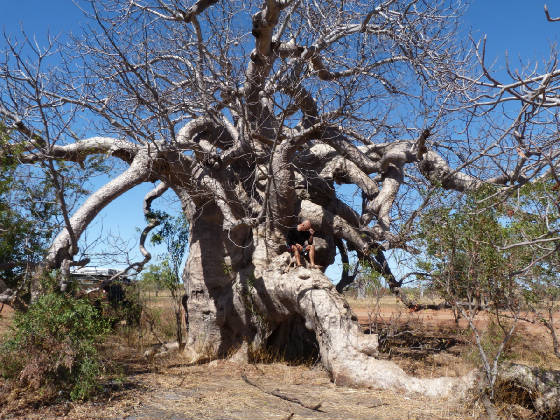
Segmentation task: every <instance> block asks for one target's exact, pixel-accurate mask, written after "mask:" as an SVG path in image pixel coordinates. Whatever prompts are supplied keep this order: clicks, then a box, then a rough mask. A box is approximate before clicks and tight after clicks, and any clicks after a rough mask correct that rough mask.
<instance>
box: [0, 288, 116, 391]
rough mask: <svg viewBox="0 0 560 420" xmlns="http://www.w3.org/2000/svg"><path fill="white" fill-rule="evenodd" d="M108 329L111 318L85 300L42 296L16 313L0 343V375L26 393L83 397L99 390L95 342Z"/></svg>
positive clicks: (99, 362)
mask: <svg viewBox="0 0 560 420" xmlns="http://www.w3.org/2000/svg"><path fill="white" fill-rule="evenodd" d="M109 330H110V320H108V319H107V318H104V317H103V316H102V315H101V314H100V311H99V310H98V309H97V308H96V307H95V306H94V305H93V304H92V303H91V302H89V301H88V300H87V299H76V298H74V297H71V296H68V295H64V294H60V293H55V292H49V293H46V294H44V295H43V296H41V297H40V298H39V299H38V300H37V301H36V302H35V303H33V304H31V305H30V306H29V309H28V311H26V312H22V313H16V316H15V319H14V324H13V328H12V330H11V332H10V333H8V335H7V336H6V337H4V340H3V342H2V343H1V344H0V374H1V375H2V376H3V377H5V378H9V379H12V380H13V381H14V382H15V383H17V384H19V385H20V386H22V387H25V388H27V389H31V390H35V391H40V390H44V391H48V390H51V391H52V390H53V389H55V390H62V391H65V392H67V393H68V395H69V396H70V397H71V398H72V399H73V400H85V399H88V398H89V397H91V396H92V395H93V394H94V393H95V392H96V391H97V390H98V389H99V381H98V379H99V376H100V374H101V373H102V363H101V361H100V360H101V359H100V356H99V353H98V350H97V347H96V343H98V342H99V340H101V339H102V338H103V336H104V335H105V334H107V333H108V332H109ZM47 393H48V392H47Z"/></svg>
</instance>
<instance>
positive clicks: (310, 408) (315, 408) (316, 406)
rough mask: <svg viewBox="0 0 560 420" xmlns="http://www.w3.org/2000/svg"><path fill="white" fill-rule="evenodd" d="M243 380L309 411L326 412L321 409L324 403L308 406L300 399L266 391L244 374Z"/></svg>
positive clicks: (265, 391)
mask: <svg viewBox="0 0 560 420" xmlns="http://www.w3.org/2000/svg"><path fill="white" fill-rule="evenodd" d="M241 378H243V380H244V381H245V382H246V383H247V384H249V385H251V386H254V387H255V388H257V389H258V390H260V391H262V392H264V393H265V394H269V395H274V396H275V397H278V398H281V399H283V400H285V401H289V402H291V403H294V404H298V405H301V406H302V407H304V408H307V409H308V410H313V411H319V412H321V413H324V412H325V411H323V410H321V409H320V407H321V405H322V404H323V403H322V402H320V403H319V404H315V405H307V404H305V403H303V402H301V401H300V400H299V399H297V398H295V397H291V396H289V395H285V394H282V393H281V392H279V391H268V390H267V389H265V388H263V387H262V386H260V385H258V384H256V383H255V382H252V381H250V380H249V378H247V375H245V374H244V373H242V374H241Z"/></svg>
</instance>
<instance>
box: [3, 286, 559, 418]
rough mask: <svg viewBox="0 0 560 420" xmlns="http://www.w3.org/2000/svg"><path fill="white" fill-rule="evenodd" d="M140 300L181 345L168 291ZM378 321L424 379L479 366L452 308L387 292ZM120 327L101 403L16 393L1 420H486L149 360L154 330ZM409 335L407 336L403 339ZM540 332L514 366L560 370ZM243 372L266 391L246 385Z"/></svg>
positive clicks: (315, 375) (436, 405)
mask: <svg viewBox="0 0 560 420" xmlns="http://www.w3.org/2000/svg"><path fill="white" fill-rule="evenodd" d="M142 299H143V300H144V301H145V302H147V304H148V306H149V308H150V310H151V311H153V312H154V313H157V314H159V320H160V321H161V322H159V321H158V322H156V324H155V329H156V333H157V334H160V335H161V336H162V337H165V338H166V339H173V334H172V331H173V329H172V328H170V327H169V326H168V325H167V324H166V323H169V322H170V323H171V325H173V324H172V323H173V319H174V317H173V310H172V307H171V305H170V300H169V296H167V295H166V294H161V293H160V294H159V296H157V297H156V296H154V295H153V294H152V295H143V296H142ZM350 304H351V306H352V308H353V310H354V311H355V312H356V314H357V315H358V316H359V320H360V322H361V323H362V324H364V326H365V325H366V324H368V326H369V327H371V319H372V315H373V314H372V313H371V311H372V308H373V305H372V304H371V300H368V299H366V300H364V299H350ZM4 311H6V309H4ZM377 315H378V318H379V326H380V328H381V327H382V328H386V329H391V328H392V329H393V332H395V333H396V334H397V335H396V337H393V338H391V340H393V341H392V342H391V343H389V344H390V345H389V347H388V348H389V351H388V352H387V353H385V354H384V355H383V357H385V358H388V359H392V360H394V361H396V362H397V363H398V364H399V365H401V366H402V367H403V368H404V369H405V370H406V371H407V372H409V373H411V374H414V375H419V376H423V377H436V376H442V375H444V376H459V375H462V374H464V373H466V372H467V371H468V370H470V369H471V368H472V366H473V363H474V362H473V360H469V357H467V356H466V355H467V354H468V352H469V351H471V350H472V348H471V347H470V343H469V340H468V332H466V331H465V330H464V329H463V328H462V327H461V325H459V326H457V325H455V324H454V322H453V318H452V314H451V313H450V312H449V313H443V314H441V313H438V314H435V313H432V311H425V312H421V313H410V312H408V311H406V310H403V308H402V306H400V304H399V303H398V302H397V301H396V300H395V298H394V297H391V296H386V297H383V298H382V301H381V311H380V313H378V314H377ZM10 316H11V312H10V311H9V310H8V312H2V318H0V328H6V326H7V325H8V324H9V318H10ZM168 320H171V321H168ZM121 329H122V331H121V334H120V335H114V336H112V337H110V338H109V339H108V340H107V342H106V343H105V344H104V352H105V355H106V357H107V359H108V360H111V361H112V362H111V363H112V365H111V366H110V369H109V371H108V373H107V375H106V378H105V379H104V384H105V385H104V386H105V391H104V392H103V393H102V394H101V395H100V396H99V397H98V398H97V399H96V400H94V401H90V402H88V403H82V404H79V403H70V402H68V401H60V402H57V403H55V404H52V405H49V406H48V407H40V405H39V402H37V400H35V401H34V400H33V399H32V398H27V401H26V398H23V397H24V396H22V395H19V396H15V395H14V396H13V398H11V403H10V404H7V405H5V406H4V407H0V418H4V417H6V416H8V415H9V416H12V417H13V418H30V419H46V418H53V417H56V418H77V419H89V418H129V419H148V418H150V419H152V418H201V419H218V418H219V419H253V418H277V419H288V418H294V419H297V418H307V419H373V418H375V419H395V418H403V419H471V418H472V419H474V418H480V416H481V415H482V412H483V410H482V408H481V407H479V406H478V405H477V404H465V403H464V402H463V403H458V402H455V401H446V400H433V399H426V398H423V397H410V396H403V395H401V394H396V393H394V392H391V391H378V390H367V389H351V388H346V387H339V386H335V385H333V384H332V383H331V381H330V378H329V376H328V374H327V372H325V371H324V370H322V369H321V368H320V366H319V365H312V364H306V365H299V366H293V365H288V364H286V363H280V362H274V363H256V364H249V365H247V364H238V363H234V362H231V361H223V360H214V361H212V362H210V363H207V364H203V365H191V364H189V363H188V360H186V359H184V357H183V356H182V355H181V354H175V355H172V356H169V357H167V358H163V359H160V360H157V361H155V362H152V363H148V362H147V361H145V360H144V359H143V358H142V357H141V354H142V351H143V348H145V347H147V346H148V345H149V344H151V343H153V342H155V339H154V337H153V336H151V333H150V332H149V331H148V329H146V327H144V328H143V331H144V332H143V333H141V334H139V333H138V331H135V330H132V329H131V330H127V328H126V326H122V327H121ZM166 331H171V333H169V332H168V333H166ZM403 331H406V332H407V334H408V335H407V334H401V335H398V333H399V332H403ZM540 333H544V331H537V330H535V329H534V328H533V326H531V325H525V326H522V327H521V330H520V335H519V336H520V337H530V339H516V340H514V342H513V346H512V348H511V351H510V354H511V355H513V357H514V358H515V360H516V361H520V362H526V363H528V364H530V365H534V366H542V367H547V368H557V369H558V368H560V364H559V363H558V362H559V361H558V359H557V358H554V356H553V355H552V353H551V351H550V347H549V346H548V343H547V342H546V341H545V340H544V336H540V335H539V334H540ZM142 334H143V335H142ZM419 337H420V338H419ZM446 337H447V339H450V338H453V339H454V340H455V341H454V342H453V345H451V346H443V347H445V349H443V350H441V349H438V350H437V351H433V349H430V345H431V346H432V347H438V346H440V345H441V341H440V340H441V339H445V338H446ZM419 339H423V340H424V342H423V343H421V344H422V346H423V349H415V348H414V342H415V341H414V340H419ZM399 340H401V341H399ZM430 340H431V341H430ZM411 343H412V344H411ZM416 344H418V343H416ZM422 346H416V347H422ZM551 355H552V357H551ZM271 360H272V359H271ZM109 372H111V373H109ZM242 375H246V376H247V378H249V379H250V381H251V382H252V383H254V384H258V387H255V386H252V385H250V384H248V383H246V382H245V381H244V380H243V378H242ZM1 387H2V384H1V383H0V392H9V390H5V389H1ZM267 390H270V391H274V392H273V393H276V394H282V395H286V396H289V397H291V398H292V399H297V400H299V401H301V402H303V403H304V405H307V406H310V407H311V406H315V405H317V404H320V407H319V409H320V410H321V411H314V410H311V409H309V408H305V407H304V406H302V405H299V404H296V403H293V402H290V401H286V400H285V399H282V398H279V397H278V396H274V395H271V392H266V391H267ZM500 413H501V414H502V415H503V416H505V417H507V418H526V417H527V416H528V415H529V414H530V413H529V412H528V411H527V410H524V409H523V408H521V407H518V406H512V405H507V406H505V405H504V406H503V407H500ZM482 417H484V416H482Z"/></svg>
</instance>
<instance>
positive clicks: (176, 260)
mask: <svg viewBox="0 0 560 420" xmlns="http://www.w3.org/2000/svg"><path fill="white" fill-rule="evenodd" d="M156 216H157V217H158V218H159V220H160V223H161V224H160V227H159V229H158V230H157V231H156V232H155V233H154V234H153V235H152V238H151V242H152V243H153V244H164V245H165V248H166V252H165V253H164V254H163V255H162V256H161V263H160V264H156V265H153V264H152V265H150V266H149V267H148V271H147V272H145V273H144V275H143V280H144V281H146V282H147V283H150V284H153V285H155V286H156V288H158V289H166V290H168V291H169V292H170V293H171V298H172V300H173V310H174V312H175V321H176V336H177V342H178V343H179V346H180V347H181V348H182V347H183V329H182V325H183V324H182V318H181V314H182V310H181V308H182V307H183V305H182V299H183V295H184V289H183V283H182V281H181V275H180V269H181V264H182V262H183V259H184V257H185V249H186V247H187V244H188V236H189V225H188V223H187V221H186V219H185V218H184V217H183V216H182V215H180V216H177V217H171V216H170V215H168V214H167V213H163V212H158V213H157V214H156ZM185 310H186V308H185Z"/></svg>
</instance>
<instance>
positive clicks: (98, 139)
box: [0, 0, 557, 395]
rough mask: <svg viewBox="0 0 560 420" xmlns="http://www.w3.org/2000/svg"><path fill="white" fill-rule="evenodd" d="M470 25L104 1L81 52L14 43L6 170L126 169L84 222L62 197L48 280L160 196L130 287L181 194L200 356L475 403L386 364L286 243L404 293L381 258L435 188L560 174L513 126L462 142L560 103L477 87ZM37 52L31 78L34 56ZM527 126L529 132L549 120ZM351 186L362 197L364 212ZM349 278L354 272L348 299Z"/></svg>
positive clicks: (415, 5)
mask: <svg viewBox="0 0 560 420" xmlns="http://www.w3.org/2000/svg"><path fill="white" fill-rule="evenodd" d="M462 7H463V6H462V4H461V2H460V1H452V0H441V1H434V2H433V1H430V2H426V1H420V0H386V1H383V2H374V3H372V2H370V1H360V0H354V1H344V2H340V1H329V0H325V1H301V0H266V1H265V2H264V3H263V2H252V1H243V0H241V1H232V2H217V1H216V0H198V1H195V2H188V1H183V0H126V1H125V0H105V1H91V2H89V3H87V4H85V5H84V10H85V13H87V14H89V16H90V18H91V20H92V26H91V28H89V29H85V30H84V34H83V36H82V37H79V38H77V39H75V40H74V41H73V44H72V46H68V45H64V46H63V47H61V46H59V45H57V44H56V43H55V42H52V43H51V44H50V45H48V46H47V47H46V48H45V49H40V48H39V47H35V46H34V45H33V44H30V43H27V44H25V43H24V44H23V46H20V45H19V44H17V43H16V42H10V44H9V45H10V49H9V51H8V52H7V53H6V56H5V61H4V62H3V63H2V71H1V76H0V77H1V80H2V102H1V105H0V115H1V116H2V118H3V120H4V124H5V125H6V126H7V127H8V128H10V130H11V132H10V136H11V140H10V143H9V144H7V145H6V146H5V148H4V151H3V153H4V154H5V155H10V156H12V157H13V158H15V159H18V161H19V162H20V164H41V165H43V166H44V167H45V168H46V169H48V170H50V171H52V172H53V173H56V171H57V164H58V162H62V161H63V162H75V163H77V164H83V162H84V159H86V157H88V156H90V155H104V156H107V157H108V158H109V157H111V158H113V159H119V160H121V161H122V162H124V164H125V165H126V169H125V170H124V171H123V172H122V173H120V174H117V175H115V176H114V178H113V179H112V180H111V181H109V182H108V183H107V184H106V185H104V186H102V187H101V188H100V189H99V190H97V191H95V192H93V193H92V194H91V195H90V196H89V197H88V198H87V199H86V200H85V201H84V202H83V204H82V206H81V207H80V208H79V209H78V210H77V211H75V212H74V213H73V214H69V212H66V210H65V208H64V194H59V202H60V204H61V210H62V212H63V213H64V214H65V227H64V229H62V231H61V232H60V233H59V235H58V236H57V237H56V239H55V240H54V241H53V243H52V245H51V247H50V249H49V251H48V253H47V255H46V257H45V260H44V262H43V264H42V269H53V268H62V271H63V273H64V272H67V271H68V268H69V267H70V266H71V265H75V264H80V263H84V261H75V259H76V255H78V252H79V240H80V237H81V236H82V234H83V233H84V231H85V230H86V229H87V227H88V225H89V224H90V223H91V221H92V220H93V219H94V218H95V217H96V215H97V214H98V213H99V212H100V211H101V210H102V209H103V208H104V207H105V206H107V205H108V204H110V203H111V201H113V200H114V199H115V198H117V197H118V196H120V195H121V194H123V193H125V192H126V191H128V190H130V189H131V188H133V187H135V186H137V185H139V184H141V183H143V182H154V183H156V185H155V188H154V190H153V191H152V192H150V193H149V194H148V195H147V196H146V199H145V203H144V205H145V212H146V215H147V217H148V220H149V221H150V224H149V225H148V227H147V228H146V230H145V231H144V232H143V235H142V238H141V249H142V251H143V253H144V255H145V257H146V258H145V259H144V261H142V262H139V263H137V264H136V265H134V267H131V269H134V268H136V269H139V268H141V267H142V266H143V265H144V264H145V262H146V261H147V260H148V259H149V252H148V251H147V250H146V249H145V248H144V246H143V245H144V243H143V242H144V240H145V238H146V235H147V233H148V232H149V229H151V228H152V227H153V226H154V225H155V224H156V223H157V221H154V220H153V218H151V217H150V215H153V213H152V212H151V210H150V205H151V203H152V201H153V200H154V199H156V198H157V197H159V196H160V195H161V194H163V192H164V191H166V190H168V189H169V190H172V191H173V192H174V193H175V194H176V196H177V197H178V199H179V200H180V203H181V205H182V210H183V212H184V214H185V217H186V218H187V220H188V222H189V224H190V229H191V230H190V238H189V243H190V245H189V254H188V260H187V263H186V267H185V270H184V275H183V280H184V283H185V288H186V295H187V299H186V302H188V303H187V310H188V313H189V336H188V343H187V351H189V352H190V354H191V355H192V357H193V358H198V359H200V358H204V357H223V356H226V355H229V354H232V353H234V352H239V354H246V353H247V352H248V351H250V350H251V349H255V348H259V347H263V346H273V347H276V348H277V349H279V350H280V351H282V352H286V353H290V354H296V355H297V356H301V355H305V354H308V353H309V352H312V351H318V353H319V355H320V357H321V360H322V363H323V364H324V365H325V367H326V368H327V369H328V370H329V371H330V372H331V374H332V377H333V379H334V381H335V382H336V383H346V384H354V385H365V386H378V387H392V388H399V389H403V390H407V391H411V392H412V391H415V392H423V393H426V394H430V395H447V394H449V393H450V392H452V391H453V390H458V389H467V388H469V387H470V386H472V384H473V381H474V375H470V376H468V377H465V378H439V379H423V380H421V379H417V378H412V377H410V376H408V375H406V374H405V373H404V372H403V371H402V370H401V369H400V368H398V367H397V366H396V365H395V364H393V363H390V362H387V361H380V360H377V359H375V357H374V356H375V354H376V351H377V341H376V337H375V336H374V335H369V336H366V335H363V334H362V333H361V331H360V329H359V326H358V324H357V319H356V317H355V316H354V314H353V313H352V311H351V310H350V308H349V306H348V304H347V303H346V302H345V300H344V298H343V297H342V296H341V295H340V294H339V292H338V291H337V290H336V288H335V286H334V285H332V283H331V282H330V281H329V280H328V279H327V278H326V277H325V276H324V275H323V273H322V272H320V271H319V270H310V269H307V268H292V267H290V254H289V253H288V252H287V247H286V244H285V238H286V234H287V230H288V229H289V228H291V227H293V226H294V225H295V224H296V223H297V221H298V220H301V219H302V218H305V219H309V220H310V221H311V223H312V225H313V228H314V229H315V230H316V231H317V232H319V235H318V236H319V238H316V244H315V245H316V248H317V255H316V259H317V262H318V264H321V265H323V266H328V265H329V264H332V263H333V260H334V256H335V252H336V250H337V249H338V250H339V252H340V254H341V256H342V260H343V261H347V260H348V252H349V251H354V252H356V254H357V255H358V257H359V258H361V259H364V260H367V261H368V263H369V264H371V266H373V267H375V268H376V269H378V270H379V271H380V272H381V273H382V274H383V275H384V276H385V277H386V278H387V279H388V281H389V283H390V286H391V288H392V290H393V291H394V292H395V293H396V294H400V283H399V281H398V280H397V279H396V278H395V277H394V276H393V274H392V273H391V271H390V267H389V265H388V264H387V261H386V258H385V254H384V253H385V252H387V251H389V250H391V249H402V250H405V251H413V249H411V248H410V245H409V238H410V234H411V232H412V230H413V225H414V222H415V220H416V218H417V216H418V213H419V212H421V210H422V208H423V207H424V206H425V204H426V200H427V199H428V198H429V192H428V193H426V188H428V191H429V188H430V186H437V187H441V186H443V187H444V188H446V189H449V190H455V191H464V190H466V189H472V188H477V187H478V186H480V185H482V184H483V183H487V182H490V183H497V184H501V185H509V186H512V185H515V184H518V183H520V182H526V180H527V179H529V178H530V177H532V176H534V175H535V174H542V173H543V171H544V170H545V169H544V168H545V167H548V168H554V167H555V162H556V156H555V155H551V154H550V153H548V151H549V150H550V148H548V149H546V150H540V151H539V152H538V153H537V152H535V153H534V154H533V152H534V150H533V149H529V148H528V147H526V148H525V149H524V151H523V154H524V156H525V158H523V157H521V155H520V154H519V153H517V152H516V150H515V148H513V149H512V148H511V142H512V138H513V137H512V135H513V134H512V133H513V131H511V130H515V131H516V132H517V133H518V134H520V135H519V138H523V136H524V135H523V133H522V132H521V131H519V124H518V123H516V124H512V125H511V126H512V127H513V129H511V130H510V129H508V128H506V129H504V130H502V131H501V133H502V135H501V136H499V138H498V139H493V138H491V136H487V134H488V133H490V129H487V130H486V132H485V133H484V135H482V136H480V138H479V139H476V140H473V137H472V134H469V133H470V131H469V132H468V133H467V131H468V129H469V128H470V129H472V128H473V127H472V126H471V127H469V126H468V125H467V126H465V124H464V123H463V127H462V128H461V129H462V130H464V131H463V134H462V135H460V136H451V135H450V134H449V133H451V132H452V130H451V129H455V130H456V129H457V127H458V124H459V122H458V121H461V120H460V119H457V120H453V115H455V114H457V115H461V116H465V115H466V116H468V117H469V118H468V121H472V118H474V117H477V118H480V121H482V122H481V123H479V124H483V123H484V117H485V115H488V114H487V112H488V109H491V108H492V106H493V105H496V104H498V103H500V102H504V101H510V100H513V101H516V102H517V103H521V104H522V105H521V106H522V107H523V106H525V104H526V103H529V102H527V98H529V97H530V96H531V95H532V92H533V93H534V94H535V95H536V96H534V97H532V96H531V98H533V99H529V101H533V102H535V101H536V100H538V98H539V96H538V95H543V97H544V93H542V92H543V90H539V86H541V87H542V86H544V91H547V92H548V91H550V89H548V88H547V87H548V86H552V85H553V84H554V83H556V78H557V74H556V73H555V72H552V73H548V75H545V76H533V77H532V78H530V79H527V81H526V83H521V84H519V83H518V84H515V83H513V84H511V85H501V84H499V83H494V82H493V81H489V75H486V76H485V74H486V73H485V72H486V68H485V67H483V68H484V72H483V74H482V76H481V75H480V74H477V73H476V72H475V71H474V70H473V68H474V67H475V66H476V64H477V63H476V60H473V58H475V57H476V54H474V53H471V52H469V50H467V49H465V48H464V46H463V45H462V44H461V43H460V41H459V40H458V36H457V33H456V27H457V23H458V18H459V15H460V12H461V10H462ZM30 50H32V51H31V53H32V54H31V55H34V56H35V59H34V60H29V59H26V58H25V57H27V56H28V55H29V54H27V53H28V52H29V51H30ZM475 50H476V49H473V51H475ZM53 54H58V57H59V58H58V59H57V60H56V61H55V65H52V66H50V67H49V63H51V62H52V61H53V58H52V55H53ZM519 90H521V91H522V92H521V93H519ZM495 92H498V94H495ZM500 92H501V93H500ZM551 92H552V94H553V95H554V93H555V91H554V90H552V91H551ZM492 95H495V96H492ZM535 98H537V99H535ZM466 99H468V100H469V101H470V102H466ZM543 101H544V102H546V101H549V102H550V101H552V99H551V98H550V97H549V96H547V97H546V100H544V99H543ZM544 102H543V103H544ZM549 102H546V103H547V104H548V103H549ZM547 109H549V110H550V109H551V107H550V106H548V108H547ZM521 114H522V116H523V117H527V118H526V119H525V120H523V121H521V120H520V121H521V123H523V122H525V123H526V124H531V123H532V122H533V121H535V116H534V115H533V116H528V115H527V114H526V112H525V111H522V113H521ZM84 121H86V122H87V126H84ZM518 122H519V121H518ZM547 127H548V126H547ZM547 129H548V128H547ZM547 129H544V130H541V131H540V132H541V133H544V132H545V131H546V130H547ZM508 130H509V131H508ZM80 132H85V135H84V136H81V135H80V134H79V133H80ZM92 133H95V134H94V135H93V136H92ZM492 134H493V133H492ZM527 135H528V133H527V134H525V136H527ZM515 138H517V137H515ZM478 140H479V141H478ZM524 144H525V143H524ZM527 144H528V143H527ZM496 150H502V151H503V152H504V153H505V154H503V155H501V156H498V157H496ZM547 159H548V160H547ZM512 165H513V167H511V166H512ZM337 184H340V185H341V184H349V185H352V186H354V188H355V189H354V191H356V192H357V194H359V196H360V199H361V208H359V209H358V208H356V207H354V206H351V205H349V204H348V203H347V202H345V200H344V199H343V198H342V197H341V194H340V189H339V188H337ZM351 280H352V274H350V273H349V272H348V270H347V269H344V270H343V272H342V279H341V283H340V285H341V286H340V287H339V289H340V288H341V287H343V286H344V285H345V284H348V283H349V282H350V281H351ZM402 298H403V300H405V301H406V299H405V297H404V296H402Z"/></svg>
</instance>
